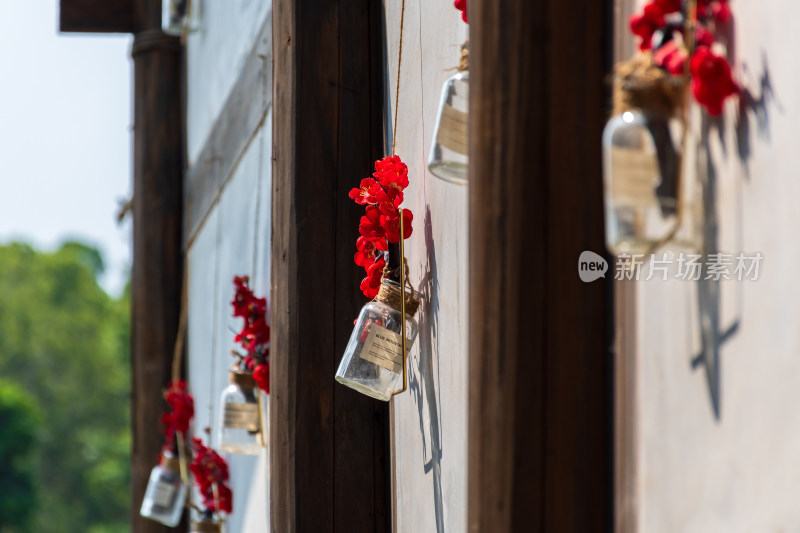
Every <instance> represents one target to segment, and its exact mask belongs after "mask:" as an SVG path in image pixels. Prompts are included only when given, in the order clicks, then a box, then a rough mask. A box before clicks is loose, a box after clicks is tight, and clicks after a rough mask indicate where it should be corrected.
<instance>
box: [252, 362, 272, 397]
mask: <svg viewBox="0 0 800 533" xmlns="http://www.w3.org/2000/svg"><path fill="white" fill-rule="evenodd" d="M253 379H254V380H256V383H258V388H260V389H261V390H263V391H264V392H266V393H267V394H269V364H268V363H263V364H260V365H258V366H257V367H256V369H255V370H254V371H253Z"/></svg>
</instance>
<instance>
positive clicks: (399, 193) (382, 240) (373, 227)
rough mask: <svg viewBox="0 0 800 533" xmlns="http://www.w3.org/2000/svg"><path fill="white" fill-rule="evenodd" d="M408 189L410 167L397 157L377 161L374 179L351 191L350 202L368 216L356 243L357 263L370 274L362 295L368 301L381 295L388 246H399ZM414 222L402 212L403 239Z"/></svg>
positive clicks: (360, 228)
mask: <svg viewBox="0 0 800 533" xmlns="http://www.w3.org/2000/svg"><path fill="white" fill-rule="evenodd" d="M406 187H408V167H407V166H406V164H405V163H403V161H402V160H401V159H400V157H399V156H396V155H394V156H388V157H384V158H383V159H381V160H379V161H375V172H373V173H372V177H371V178H365V179H363V180H361V187H360V188H358V189H353V190H351V191H350V198H352V199H353V200H354V201H355V202H356V203H357V204H359V205H365V206H366V213H365V214H364V216H363V217H361V222H360V223H359V226H358V232H359V233H360V234H361V236H360V237H359V238H358V240H357V241H356V248H357V249H358V252H356V255H355V262H356V264H357V265H358V266H360V267H364V270H365V271H366V272H367V276H366V277H365V278H364V279H363V280H362V281H361V291H362V292H363V293H364V296H366V297H367V298H375V296H377V295H378V289H380V285H381V278H383V268H384V266H386V260H385V258H384V257H383V252H385V251H387V250H388V249H389V243H398V242H400V211H399V207H400V204H402V203H403V191H404V190H405V189H406ZM413 220H414V214H413V213H412V212H411V211H410V210H408V209H403V233H404V235H403V238H404V239H408V238H409V237H410V236H411V232H412V227H411V223H412V221H413Z"/></svg>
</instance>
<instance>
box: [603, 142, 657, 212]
mask: <svg viewBox="0 0 800 533" xmlns="http://www.w3.org/2000/svg"><path fill="white" fill-rule="evenodd" d="M611 165H612V167H611V168H612V169H613V172H614V173H613V178H614V181H613V184H612V191H611V193H612V195H613V196H614V198H615V201H616V202H619V201H620V200H622V201H623V202H625V203H635V204H639V205H654V204H657V203H658V199H657V198H656V187H657V186H658V184H659V181H660V172H659V170H658V162H657V160H656V155H655V154H653V153H647V152H640V151H638V150H628V149H625V148H614V149H613V150H612V151H611Z"/></svg>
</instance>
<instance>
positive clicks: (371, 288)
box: [361, 258, 386, 300]
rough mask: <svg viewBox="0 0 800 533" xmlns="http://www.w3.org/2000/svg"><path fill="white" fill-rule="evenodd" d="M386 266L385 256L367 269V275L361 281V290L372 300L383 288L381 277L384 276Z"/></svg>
mask: <svg viewBox="0 0 800 533" xmlns="http://www.w3.org/2000/svg"><path fill="white" fill-rule="evenodd" d="M385 266H386V261H384V260H383V258H381V259H378V260H377V261H376V262H375V263H373V264H372V265H370V267H369V268H368V269H367V277H365V278H364V279H363V280H362V281H361V292H363V293H364V296H366V297H367V298H369V299H370V300H371V299H373V298H375V297H376V296H377V295H378V291H379V290H380V288H381V278H383V269H384V267H385Z"/></svg>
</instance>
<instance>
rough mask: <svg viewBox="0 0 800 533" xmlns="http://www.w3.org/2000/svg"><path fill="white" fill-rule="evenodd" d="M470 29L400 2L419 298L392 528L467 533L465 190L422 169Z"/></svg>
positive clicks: (393, 55) (401, 129) (405, 141)
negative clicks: (443, 93)
mask: <svg viewBox="0 0 800 533" xmlns="http://www.w3.org/2000/svg"><path fill="white" fill-rule="evenodd" d="M400 5H401V2H400V0H386V2H385V9H386V24H387V34H388V45H387V49H388V62H387V63H388V70H389V73H388V77H389V79H388V81H389V87H391V99H390V100H391V103H392V105H394V102H395V98H396V95H395V84H396V80H397V78H396V73H397V51H398V44H399V33H400V31H399V30H400V27H399V26H400ZM467 34H468V26H467V25H466V24H464V23H463V22H462V21H461V14H460V12H458V11H457V10H456V9H455V8H454V7H453V5H452V2H451V1H450V0H436V1H430V0H406V14H405V29H404V36H403V43H404V44H403V46H404V48H403V62H402V71H401V81H400V112H399V118H398V128H397V149H396V152H397V155H399V156H400V157H402V158H403V161H405V162H406V163H407V164H408V167H409V181H410V185H409V188H408V190H407V192H406V195H405V203H404V207H407V208H410V209H411V210H412V211H413V213H414V223H413V227H414V233H413V235H412V236H411V238H410V239H409V240H408V241H407V243H408V244H407V245H406V246H407V247H406V256H407V257H408V262H409V268H410V276H411V281H412V282H413V284H414V286H415V287H416V288H417V289H418V290H420V291H421V292H422V293H423V295H424V300H425V303H424V305H423V306H422V307H421V309H420V311H419V312H418V314H417V320H418V321H419V325H420V334H419V337H418V340H417V342H416V343H415V346H414V347H413V349H412V351H411V355H410V359H409V361H410V363H409V390H408V391H407V392H406V393H404V394H402V395H400V396H396V397H395V398H394V399H393V400H392V415H393V416H392V421H393V422H392V424H393V439H392V440H393V443H392V458H393V470H394V472H393V475H394V476H395V479H394V483H393V488H394V497H393V517H394V528H395V531H399V532H414V533H427V532H436V533H442V532H447V533H451V532H452V533H458V532H462V531H466V519H467V509H466V499H467V301H468V292H467V290H468V288H467V268H466V265H467V189H466V187H460V186H457V185H453V184H450V183H446V182H444V181H442V180H440V179H438V178H436V177H435V176H433V175H432V174H431V173H430V172H428V170H427V167H426V159H427V155H428V151H429V150H430V142H431V138H432V136H433V128H434V123H435V120H436V112H437V107H438V101H439V95H440V93H441V90H442V84H443V83H444V81H445V80H446V79H447V78H448V77H449V76H451V75H452V74H454V73H455V69H454V68H453V67H455V66H457V65H458V62H459V58H460V45H461V43H462V42H464V41H465V40H466V39H467Z"/></svg>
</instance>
